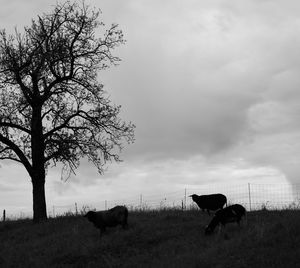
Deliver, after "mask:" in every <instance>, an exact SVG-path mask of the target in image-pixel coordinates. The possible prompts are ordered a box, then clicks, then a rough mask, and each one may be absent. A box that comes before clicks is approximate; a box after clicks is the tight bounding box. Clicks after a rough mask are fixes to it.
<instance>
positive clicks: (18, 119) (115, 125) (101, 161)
mask: <svg viewBox="0 0 300 268" xmlns="http://www.w3.org/2000/svg"><path fill="white" fill-rule="evenodd" d="M100 14H101V13H100V11H98V10H96V9H94V8H90V7H89V6H87V5H86V4H85V3H84V2H82V3H78V2H75V3H71V2H66V3H63V4H56V6H55V7H54V9H53V11H52V12H50V13H47V14H43V15H42V16H39V17H38V19H36V20H32V24H31V26H30V27H25V28H24V32H23V33H22V34H21V33H19V32H18V31H17V30H16V32H15V34H13V35H8V34H6V32H5V30H2V31H1V32H0V105H1V110H0V160H3V159H9V160H13V161H16V162H19V163H21V164H23V165H24V167H25V168H26V170H27V172H28V173H29V175H30V177H31V181H32V186H33V219H34V221H37V222H38V221H41V220H44V219H47V214H46V202H45V189H44V186H45V177H46V172H47V169H48V168H49V165H54V166H55V165H56V164H57V163H58V162H61V163H62V164H63V167H64V169H65V170H68V174H70V172H74V170H75V169H76V168H77V167H78V165H79V162H80V159H81V158H83V157H85V158H87V159H88V160H90V161H91V162H92V163H94V164H95V166H96V167H97V168H98V171H99V172H100V173H102V172H103V170H104V166H105V164H106V162H107V161H111V160H115V161H120V159H119V152H120V150H121V149H122V144H123V143H124V142H128V143H131V142H133V140H134V125H133V124H132V123H130V122H129V123H126V122H124V121H122V120H121V119H120V118H119V113H120V106H116V105H113V104H112V103H111V101H110V100H109V99H108V96H107V94H106V93H105V91H104V90H103V85H102V84H101V83H100V82H98V80H97V72H98V71H99V70H105V69H107V68H108V67H109V66H111V65H114V64H116V63H117V62H118V61H120V59H119V58H118V57H116V56H114V55H113V54H112V53H111V52H112V50H113V49H114V48H116V47H117V46H119V45H120V44H123V43H124V39H123V34H122V31H121V30H119V28H118V25H114V24H113V25H111V26H109V27H108V28H106V26H105V25H104V23H103V22H101V21H99V16H100ZM96 30H99V35H101V36H102V37H101V38H96ZM101 30H102V33H101V34H100V32H101Z"/></svg>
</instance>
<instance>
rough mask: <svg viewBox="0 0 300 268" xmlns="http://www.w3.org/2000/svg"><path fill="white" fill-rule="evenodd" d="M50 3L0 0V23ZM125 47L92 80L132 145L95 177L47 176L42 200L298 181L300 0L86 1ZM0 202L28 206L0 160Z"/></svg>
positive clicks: (12, 170)
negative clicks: (132, 128)
mask: <svg viewBox="0 0 300 268" xmlns="http://www.w3.org/2000/svg"><path fill="white" fill-rule="evenodd" d="M55 2H56V1H50V0H42V1H41V0H31V1H21V0H10V1H7V0H0V3H1V9H0V22H1V23H0V26H1V28H5V29H7V30H8V31H11V30H12V29H13V28H14V27H15V26H17V27H18V28H19V29H22V27H23V26H24V25H29V24H30V20H31V19H32V18H36V16H37V15H38V14H41V13H43V12H46V11H47V10H50V9H51V8H52V5H53V4H55ZM87 3H90V4H91V5H92V6H96V7H98V8H100V9H101V10H102V12H103V13H102V16H101V18H102V19H103V20H104V22H105V23H106V24H108V25H110V24H111V23H118V24H119V25H120V28H121V29H122V30H123V32H124V35H125V39H126V40H127V42H126V44H125V45H123V46H122V47H120V48H118V49H116V50H115V53H116V55H118V56H120V57H121V58H122V62H121V64H120V65H119V66H117V67H113V68H111V69H109V70H106V71H105V72H101V73H99V79H100V81H101V82H103V83H104V85H105V90H106V91H107V92H108V94H109V95H110V96H111V100H112V101H113V102H114V103H116V104H121V105H122V113H121V116H122V118H124V119H125V120H127V121H132V122H133V123H134V124H135V125H136V142H135V143H134V144H133V145H129V146H125V148H124V151H123V153H122V154H121V158H122V159H123V160H124V161H123V162H122V163H121V164H111V165H108V166H107V172H106V173H105V174H104V175H103V176H100V175H99V174H97V171H96V168H94V167H93V166H91V165H89V164H88V163H85V162H82V164H81V167H80V168H79V169H78V171H77V176H76V177H72V178H71V179H70V180H69V181H67V182H62V181H61V180H60V171H59V170H58V169H56V170H50V171H49V173H48V177H47V182H46V187H47V190H46V195H47V202H48V205H53V204H54V205H56V204H57V205H63V204H72V203H74V202H81V203H85V202H86V203H93V202H97V201H100V200H105V199H108V200H112V199H118V198H120V197H122V198H127V197H131V196H134V195H139V194H140V193H149V194H151V193H155V194H157V193H164V192H172V191H177V190H180V189H184V188H189V187H197V186H198V185H204V184H212V183H219V184H228V183H231V184H242V183H252V182H256V183H292V184H295V183H298V182H299V178H300V176H299V171H300V163H299V162H300V124H299V122H300V75H299V68H300V49H299V47H300V17H299V15H300V2H299V1H297V0H289V1H286V0H272V1H271V0H270V1H268V0H243V1H241V0H231V1H228V0H219V1H217V0H209V1H208V0H207V1H198V0H194V1H193V0H184V1H179V0H178V1H175V0H164V1H159V0H126V1H125V0H101V1H93V0H89V1H87ZM0 171H1V172H0V203H1V207H2V206H3V207H4V206H6V207H8V208H11V209H13V208H18V209H24V210H26V209H27V210H29V211H30V209H31V206H32V192H31V191H32V190H31V183H30V179H29V177H28V175H27V174H26V171H25V169H24V168H23V167H22V166H16V165H15V164H14V163H8V162H5V163H3V162H2V163H1V169H0Z"/></svg>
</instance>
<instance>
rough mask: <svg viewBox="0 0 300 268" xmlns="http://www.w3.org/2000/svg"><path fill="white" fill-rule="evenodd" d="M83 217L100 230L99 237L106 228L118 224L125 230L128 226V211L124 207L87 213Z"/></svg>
mask: <svg viewBox="0 0 300 268" xmlns="http://www.w3.org/2000/svg"><path fill="white" fill-rule="evenodd" d="M84 217H86V218H88V220H89V221H90V222H92V223H93V224H94V225H95V227H96V228H98V229H99V230H100V236H101V234H102V233H104V232H105V230H106V227H114V226H117V225H119V224H120V225H122V227H123V229H125V228H126V227H127V225H128V224H127V217H128V209H127V208H126V207H125V206H116V207H113V208H111V209H109V210H106V211H89V212H88V213H87V214H86V215H84Z"/></svg>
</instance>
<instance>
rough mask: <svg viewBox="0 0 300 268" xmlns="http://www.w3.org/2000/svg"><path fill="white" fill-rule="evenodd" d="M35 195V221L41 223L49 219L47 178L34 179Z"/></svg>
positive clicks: (33, 191)
mask: <svg viewBox="0 0 300 268" xmlns="http://www.w3.org/2000/svg"><path fill="white" fill-rule="evenodd" d="M32 189H33V190H32V193H33V221H34V222H41V221H44V220H46V219H47V209H46V198H45V178H44V179H41V178H39V179H33V178H32Z"/></svg>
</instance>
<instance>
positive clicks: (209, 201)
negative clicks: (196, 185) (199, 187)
mask: <svg viewBox="0 0 300 268" xmlns="http://www.w3.org/2000/svg"><path fill="white" fill-rule="evenodd" d="M190 197H192V199H193V201H194V202H195V203H196V204H197V205H198V207H199V208H200V209H202V211H205V210H206V211H207V213H208V215H210V212H209V211H210V210H217V209H221V208H223V207H224V205H225V204H226V206H227V198H226V196H225V195H223V194H210V195H196V194H192V195H190Z"/></svg>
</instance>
